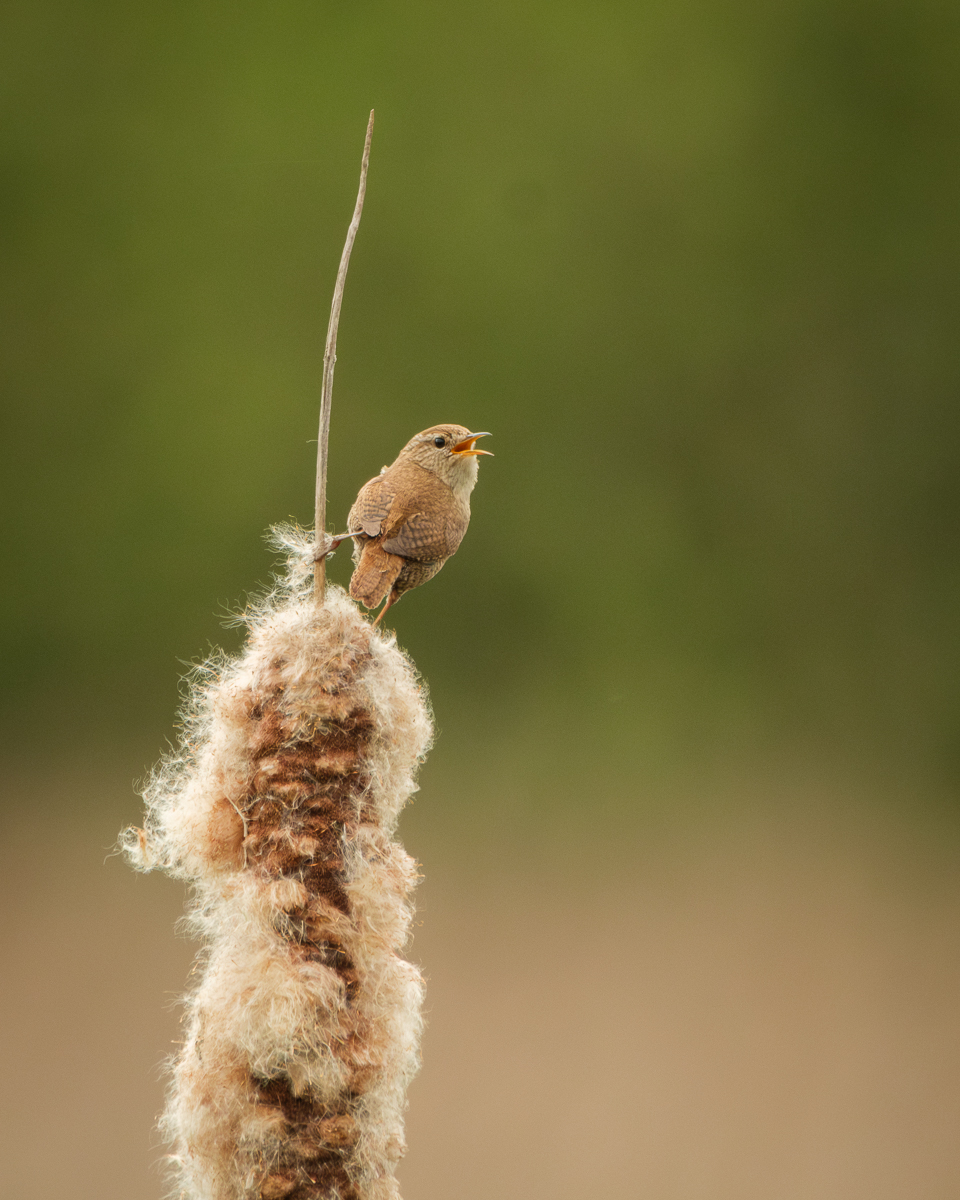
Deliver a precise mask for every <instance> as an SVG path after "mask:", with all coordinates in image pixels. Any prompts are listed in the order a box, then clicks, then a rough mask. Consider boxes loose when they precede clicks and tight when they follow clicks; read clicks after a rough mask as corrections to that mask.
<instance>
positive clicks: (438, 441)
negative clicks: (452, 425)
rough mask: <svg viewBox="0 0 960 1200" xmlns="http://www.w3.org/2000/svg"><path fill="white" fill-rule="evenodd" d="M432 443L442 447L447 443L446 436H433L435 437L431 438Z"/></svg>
mask: <svg viewBox="0 0 960 1200" xmlns="http://www.w3.org/2000/svg"><path fill="white" fill-rule="evenodd" d="M433 444H434V445H435V446H438V447H440V448H441V449H442V448H443V447H444V446H445V445H446V444H447V439H446V438H442V437H435V438H434V439H433Z"/></svg>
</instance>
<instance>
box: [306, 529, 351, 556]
mask: <svg viewBox="0 0 960 1200" xmlns="http://www.w3.org/2000/svg"><path fill="white" fill-rule="evenodd" d="M361 533H362V530H360V529H358V530H357V531H356V532H355V533H336V534H333V533H324V534H321V536H320V538H319V539H318V540H317V543H316V544H315V545H314V547H313V561H314V562H320V561H321V560H322V559H324V558H326V557H327V555H328V554H332V553H333V552H334V550H336V548H337V547H338V546H339V545H340V543H341V542H345V541H346V540H347V538H353V537H359V536H360V534H361Z"/></svg>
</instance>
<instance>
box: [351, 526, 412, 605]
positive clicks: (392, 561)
mask: <svg viewBox="0 0 960 1200" xmlns="http://www.w3.org/2000/svg"><path fill="white" fill-rule="evenodd" d="M402 566H403V559H402V558H401V557H400V556H399V555H398V554H389V553H388V552H387V551H386V550H384V548H383V547H382V546H381V545H380V543H379V542H367V543H366V545H365V546H364V547H363V551H362V553H361V555H360V561H359V562H358V563H357V566H356V570H355V571H354V572H353V578H352V579H351V580H350V595H351V596H352V597H353V598H354V600H359V601H360V603H361V604H362V605H363V606H364V608H376V607H377V605H378V604H380V603H381V602H382V601H383V600H385V599H386V597H387V595H388V594H389V592H390V589H391V588H392V587H393V585H394V583H395V582H396V580H397V576H398V575H399V574H400V568H401V567H402Z"/></svg>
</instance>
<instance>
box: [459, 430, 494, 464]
mask: <svg viewBox="0 0 960 1200" xmlns="http://www.w3.org/2000/svg"><path fill="white" fill-rule="evenodd" d="M489 436H490V434H489V433H471V434H470V436H469V437H465V438H464V439H463V441H462V442H457V444H456V445H455V446H452V447H451V449H450V453H451V454H460V455H467V454H489V455H490V457H491V458H493V453H492V452H491V451H490V450H478V449H477V448H476V447H475V446H474V444H473V443H474V442H475V441H476V440H477V438H482V437H489Z"/></svg>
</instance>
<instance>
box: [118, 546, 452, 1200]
mask: <svg viewBox="0 0 960 1200" xmlns="http://www.w3.org/2000/svg"><path fill="white" fill-rule="evenodd" d="M277 536H278V539H279V540H280V541H281V543H282V544H283V546H284V548H285V550H286V552H287V554H288V572H287V577H286V579H285V580H284V581H283V582H282V583H280V584H279V585H278V587H277V588H276V589H275V590H274V592H273V593H272V594H271V595H270V596H269V597H268V598H267V599H266V600H264V601H263V602H262V603H261V604H259V605H258V606H257V607H256V608H255V609H254V610H252V611H251V612H249V613H248V614H247V615H246V617H245V622H246V624H247V627H248V637H247V643H246V646H245V648H244V650H243V651H242V653H241V654H240V655H239V656H238V657H237V658H236V659H233V660H228V659H220V660H217V661H214V662H212V663H210V664H208V665H207V666H206V667H205V668H203V669H201V670H200V671H199V672H198V673H197V676H196V679H195V681H194V682H195V691H194V695H193V697H192V699H191V707H190V712H189V715H188V718H187V721H186V726H185V731H184V737H183V744H182V746H181V747H180V749H179V751H178V752H177V753H175V754H174V755H172V756H171V757H169V758H168V759H167V760H166V761H165V762H163V763H162V764H161V765H160V767H159V768H158V769H157V771H156V772H155V773H154V775H153V777H152V779H151V780H150V783H149V786H148V787H147V789H146V791H145V793H144V798H145V801H146V820H145V827H144V829H142V830H136V829H129V830H126V831H125V833H124V834H123V835H122V838H121V841H122V845H123V848H124V850H125V852H126V854H127V856H128V857H129V859H130V860H131V862H132V863H133V864H134V866H136V867H137V868H138V869H140V870H152V869H161V870H164V871H166V872H168V873H169V874H171V875H173V876H175V877H177V878H180V879H183V880H185V881H187V882H188V883H189V884H190V885H191V888H192V898H191V903H190V909H189V925H190V927H191V929H192V931H193V932H194V933H195V934H196V935H198V936H199V937H200V938H201V939H202V942H203V945H204V950H203V952H202V955H201V963H200V971H199V980H198V982H197V984H196V987H195V988H194V990H193V991H192V992H191V993H190V994H189V996H188V997H187V1002H186V1016H185V1021H186V1041H185V1045H184V1047H183V1050H182V1052H181V1053H180V1055H179V1057H178V1058H177V1060H176V1062H175V1064H174V1068H173V1079H172V1084H171V1088H170V1093H169V1097H168V1103H167V1108H166V1112H165V1115H164V1117H163V1119H162V1122H161V1124H162V1128H163V1131H164V1133H165V1135H166V1137H167V1138H168V1140H169V1141H170V1143H171V1149H172V1151H173V1153H172V1155H171V1161H172V1163H173V1164H174V1167H175V1169H176V1175H177V1179H176V1183H177V1187H178V1189H179V1193H180V1195H182V1196H184V1197H190V1198H195V1200H240V1198H243V1200H254V1198H258V1200H288V1198H289V1200H334V1198H336V1200H386V1198H388V1197H389V1198H395V1197H397V1196H398V1195H399V1193H398V1191H397V1186H396V1182H395V1180H394V1177H393V1171H394V1167H395V1164H396V1162H397V1161H398V1159H399V1158H400V1156H401V1155H402V1154H403V1151H404V1141H403V1122H402V1114H403V1109H404V1106H405V1093H406V1087H407V1085H408V1083H409V1081H410V1079H411V1078H412V1076H413V1074H414V1073H415V1071H416V1069H417V1066H418V1062H419V1040H420V1032H421V1016H420V1008H421V1001H422V988H423V985H422V980H421V977H420V974H419V972H418V971H417V969H416V968H415V967H413V966H412V965H411V964H410V963H408V962H406V961H405V960H404V959H403V958H401V957H400V955H399V951H400V949H401V948H402V946H403V944H404V942H405V941H406V938H407V936H408V932H409V927H410V921H411V917H412V909H411V904H410V894H411V891H412V889H413V887H414V885H415V883H416V879H417V872H416V865H415V863H414V862H413V860H412V859H411V858H410V857H409V855H408V854H407V853H406V852H405V851H404V849H403V847H402V846H401V845H400V844H399V843H398V842H397V841H396V840H395V839H394V833H395V830H396V825H397V820H398V817H399V814H400V810H401V809H402V808H403V806H404V804H405V803H406V802H407V800H408V799H409V798H410V796H411V795H412V793H413V792H414V791H415V790H416V784H415V776H416V771H417V769H418V766H419V764H420V762H421V761H422V759H423V756H424V755H425V754H426V751H427V749H428V747H429V744H430V740H431V735H432V729H431V722H430V717H429V712H428V708H427V704H426V700H425V696H424V691H423V688H422V686H421V685H420V684H419V682H418V680H417V677H416V673H415V671H414V669H413V667H412V665H411V663H410V661H409V660H408V659H407V658H406V656H405V655H404V654H403V653H402V652H401V651H400V650H398V649H397V646H396V643H395V641H394V639H393V638H389V639H386V638H384V637H382V636H381V635H380V634H378V633H377V631H376V630H374V629H373V628H372V627H371V625H370V624H369V623H368V622H367V621H366V620H365V619H364V618H363V617H362V616H361V615H360V613H359V611H358V610H357V608H356V606H355V605H354V604H353V603H352V602H351V601H350V600H349V598H348V597H347V596H346V595H345V594H344V593H343V591H342V590H341V589H339V588H328V589H327V591H326V596H325V600H324V603H323V604H322V606H317V605H316V604H315V603H314V600H313V597H312V594H311V591H310V588H311V584H312V574H311V572H312V561H311V549H312V539H311V538H309V537H308V536H306V535H302V534H300V532H299V531H290V530H286V531H279V533H278V535H277Z"/></svg>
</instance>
